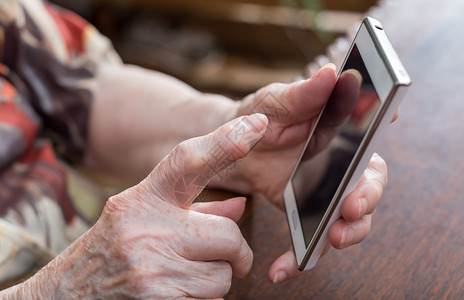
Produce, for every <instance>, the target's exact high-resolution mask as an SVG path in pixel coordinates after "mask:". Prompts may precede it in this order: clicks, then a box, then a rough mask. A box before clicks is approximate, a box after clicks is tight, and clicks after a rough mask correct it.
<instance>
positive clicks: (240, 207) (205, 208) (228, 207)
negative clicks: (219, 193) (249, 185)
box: [190, 197, 246, 222]
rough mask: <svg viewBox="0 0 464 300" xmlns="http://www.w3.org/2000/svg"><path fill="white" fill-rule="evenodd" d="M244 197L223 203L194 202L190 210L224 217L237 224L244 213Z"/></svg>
mask: <svg viewBox="0 0 464 300" xmlns="http://www.w3.org/2000/svg"><path fill="white" fill-rule="evenodd" d="M245 202H246V198H245V197H237V198H232V199H228V200H224V201H211V202H196V203H194V204H193V205H192V207H191V208H190V209H191V210H193V211H196V212H200V213H204V214H209V215H216V216H220V217H226V218H229V219H231V220H232V221H234V222H238V220H240V217H241V216H242V215H243V212H244V211H245Z"/></svg>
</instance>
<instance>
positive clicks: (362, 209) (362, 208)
mask: <svg viewBox="0 0 464 300" xmlns="http://www.w3.org/2000/svg"><path fill="white" fill-rule="evenodd" d="M367 206H368V203H367V199H366V198H364V197H361V198H359V199H358V219H359V218H361V217H362V216H364V214H365V213H366V210H367Z"/></svg>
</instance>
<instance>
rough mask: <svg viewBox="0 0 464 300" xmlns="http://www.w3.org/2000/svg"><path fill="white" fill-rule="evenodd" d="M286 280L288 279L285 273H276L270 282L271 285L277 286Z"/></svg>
mask: <svg viewBox="0 0 464 300" xmlns="http://www.w3.org/2000/svg"><path fill="white" fill-rule="evenodd" d="M287 278H288V274H287V272H285V271H277V273H275V275H274V279H273V280H272V283H273V284H278V283H281V282H284V281H285V280H287Z"/></svg>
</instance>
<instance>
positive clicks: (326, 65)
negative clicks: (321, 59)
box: [321, 63, 337, 71]
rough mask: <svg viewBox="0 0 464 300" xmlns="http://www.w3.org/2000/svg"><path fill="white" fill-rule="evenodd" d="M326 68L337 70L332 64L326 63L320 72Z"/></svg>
mask: <svg viewBox="0 0 464 300" xmlns="http://www.w3.org/2000/svg"><path fill="white" fill-rule="evenodd" d="M326 68H329V69H332V70H334V71H335V70H336V69H337V67H336V66H335V65H334V64H333V63H328V64H325V65H323V66H322V67H321V70H322V69H326Z"/></svg>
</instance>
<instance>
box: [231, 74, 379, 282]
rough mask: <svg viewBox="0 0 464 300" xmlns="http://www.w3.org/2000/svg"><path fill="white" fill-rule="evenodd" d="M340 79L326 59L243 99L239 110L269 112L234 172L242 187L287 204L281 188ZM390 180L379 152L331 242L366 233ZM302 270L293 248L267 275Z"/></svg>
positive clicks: (274, 278) (277, 277)
mask: <svg viewBox="0 0 464 300" xmlns="http://www.w3.org/2000/svg"><path fill="white" fill-rule="evenodd" d="M350 76H352V75H350ZM354 77H355V76H354ZM356 80H359V79H358V78H357V79H356ZM335 83H336V74H335V66H333V65H327V66H325V67H323V68H322V69H320V70H319V71H318V72H317V73H316V74H315V75H314V76H312V77H311V78H310V79H308V80H305V81H300V82H295V83H292V84H278V83H275V84H271V85H269V86H266V87H264V88H262V89H260V90H259V91H257V92H256V93H254V94H252V95H249V96H247V97H246V98H245V99H244V100H243V101H242V102H241V104H240V107H239V108H238V115H247V114H250V113H252V112H260V113H264V114H266V115H267V117H268V119H269V125H268V129H267V132H266V134H265V136H264V138H263V139H262V140H261V142H260V143H259V144H258V145H257V146H256V147H255V149H253V151H252V152H250V153H249V155H248V156H247V157H246V158H244V159H243V160H242V161H241V162H239V163H238V164H237V165H236V167H235V169H234V170H233V172H232V173H231V174H230V176H231V177H232V180H234V179H235V183H236V188H237V187H238V189H239V190H241V191H242V192H252V191H258V192H260V193H262V194H263V195H264V196H265V197H266V198H268V199H269V200H270V201H271V202H272V203H274V204H275V205H277V206H278V207H280V208H282V209H283V207H284V204H283V199H282V192H283V190H284V188H285V185H286V183H287V181H288V178H289V177H290V174H291V172H292V170H293V167H294V165H295V163H296V160H297V158H298V155H299V154H300V153H301V151H302V148H303V146H304V143H305V141H306V138H307V136H308V134H309V131H310V130H311V128H312V126H313V125H314V123H315V120H316V119H317V116H318V114H319V112H320V110H321V109H322V108H323V106H324V105H325V103H326V102H327V100H328V99H329V97H330V95H331V93H332V90H333V88H334V86H335ZM332 133H333V132H331V131H329V132H316V133H315V135H314V136H315V138H316V139H317V143H316V144H322V145H324V144H327V142H328V140H330V138H331V137H332V135H331V134H332ZM291 162H295V163H291ZM237 178H240V179H239V180H237ZM386 183H387V167H386V164H385V162H384V161H383V159H382V158H381V157H380V156H378V155H374V156H373V157H372V159H371V162H370V163H369V166H368V167H367V169H366V171H365V172H364V175H363V177H362V178H361V180H360V182H359V184H358V185H357V187H356V188H355V190H354V191H353V192H352V193H351V194H350V195H349V196H348V197H347V198H346V199H345V200H344V202H343V204H342V207H341V215H342V217H341V218H340V220H338V221H337V222H336V223H334V224H333V226H332V227H331V229H330V232H329V240H330V243H331V244H332V246H334V247H335V248H338V249H342V248H345V247H348V246H350V245H353V244H356V243H359V242H361V241H362V240H363V239H364V238H365V237H366V235H367V234H368V232H369V230H370V227H371V220H372V213H373V212H374V211H375V208H376V206H377V203H378V201H379V200H380V197H381V195H382V193H383V190H384V187H385V185H386ZM299 274H302V272H300V271H298V270H297V264H296V259H295V256H294V253H293V250H292V249H290V250H289V251H288V252H286V253H285V254H283V255H282V256H281V257H279V258H278V259H277V260H276V261H275V262H274V264H273V265H272V266H271V268H270V270H269V274H268V276H269V280H270V281H271V282H274V283H278V282H282V281H284V280H286V279H290V278H292V277H296V276H298V275H299Z"/></svg>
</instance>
